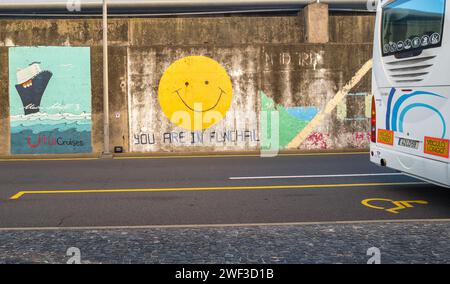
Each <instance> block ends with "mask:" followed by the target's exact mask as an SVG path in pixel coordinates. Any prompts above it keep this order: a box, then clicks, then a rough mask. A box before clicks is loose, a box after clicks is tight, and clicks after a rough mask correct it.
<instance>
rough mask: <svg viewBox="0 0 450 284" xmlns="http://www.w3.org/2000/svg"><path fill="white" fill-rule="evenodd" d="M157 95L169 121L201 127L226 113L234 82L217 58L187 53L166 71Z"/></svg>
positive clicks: (188, 128)
mask: <svg viewBox="0 0 450 284" xmlns="http://www.w3.org/2000/svg"><path fill="white" fill-rule="evenodd" d="M158 99H159V104H160V105H161V109H162V110H163V112H164V114H165V115H166V116H167V117H168V118H169V120H170V121H171V122H172V123H174V124H176V125H178V126H180V127H182V128H184V129H186V130H191V131H197V130H203V129H208V128H210V127H212V126H213V125H215V124H217V123H218V122H220V121H221V120H222V119H223V118H224V117H225V115H226V113H227V112H228V110H229V109H230V106H231V102H232V100H233V86H232V83H231V79H230V77H229V76H228V74H227V72H226V70H225V68H223V67H222V66H221V65H220V64H219V63H218V62H216V61H215V60H213V59H211V58H208V57H205V56H188V57H185V58H182V59H180V60H178V61H176V62H174V63H173V64H172V65H170V67H169V68H168V69H167V70H166V71H165V73H164V75H163V76H162V78H161V81H160V82H159V89H158Z"/></svg>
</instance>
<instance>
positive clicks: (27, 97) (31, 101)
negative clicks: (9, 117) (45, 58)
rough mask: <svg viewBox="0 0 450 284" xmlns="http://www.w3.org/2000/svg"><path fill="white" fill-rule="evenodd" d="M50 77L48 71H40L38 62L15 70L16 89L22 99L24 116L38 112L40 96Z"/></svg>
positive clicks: (50, 74)
mask: <svg viewBox="0 0 450 284" xmlns="http://www.w3.org/2000/svg"><path fill="white" fill-rule="evenodd" d="M52 76H53V74H52V73H51V72H50V71H42V69H41V66H40V62H33V63H31V64H30V65H29V66H28V67H26V68H24V69H18V70H17V85H16V89H17V92H18V93H19V96H20V98H21V99H22V103H23V109H24V111H25V115H29V114H33V113H37V112H39V110H40V106H41V99H42V96H43V95H44V92H45V89H46V88H47V85H48V82H49V81H50V79H51V78H52Z"/></svg>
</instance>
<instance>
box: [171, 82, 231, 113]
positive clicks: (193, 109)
mask: <svg viewBox="0 0 450 284" xmlns="http://www.w3.org/2000/svg"><path fill="white" fill-rule="evenodd" d="M180 90H181V89H178V90H176V91H175V92H174V93H176V94H177V96H178V98H180V100H181V102H182V103H183V104H184V105H185V106H186V107H187V108H188V109H190V110H191V111H193V112H198V113H204V112H208V111H211V110H213V109H215V108H216V107H217V106H218V105H219V103H220V100H221V99H222V96H223V95H226V92H225V91H224V90H222V88H219V90H220V95H219V98H218V99H217V101H216V103H215V104H214V106H212V107H210V108H208V109H205V110H203V109H202V110H198V109H195V107H194V108H193V107H191V106H189V104H188V103H187V102H186V101H185V100H183V98H182V97H181V95H180ZM195 104H200V105H202V103H201V102H198V103H195Z"/></svg>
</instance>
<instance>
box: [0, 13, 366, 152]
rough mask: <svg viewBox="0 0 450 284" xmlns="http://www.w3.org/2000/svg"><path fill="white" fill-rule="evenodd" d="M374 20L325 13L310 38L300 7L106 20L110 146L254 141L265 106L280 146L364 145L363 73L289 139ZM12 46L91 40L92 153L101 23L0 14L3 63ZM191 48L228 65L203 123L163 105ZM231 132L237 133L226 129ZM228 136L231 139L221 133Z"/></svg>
mask: <svg viewBox="0 0 450 284" xmlns="http://www.w3.org/2000/svg"><path fill="white" fill-rule="evenodd" d="M372 26H373V16H371V15H364V14H363V15H360V14H342V13H337V14H336V13H331V14H330V18H329V31H330V35H329V38H330V42H329V43H326V44H308V43H305V42H304V35H305V27H304V20H303V19H302V18H301V17H300V16H298V15H285V16H279V15H278V16H266V15H264V16H226V17H225V16H214V17H176V18H154V19H112V20H111V21H110V24H109V32H110V45H111V47H110V74H109V78H110V122H111V128H110V132H111V149H112V148H113V147H114V146H123V147H124V149H125V151H126V152H199V151H246V150H259V149H260V148H261V146H262V144H261V143H262V142H261V141H263V142H264V135H263V133H264V132H270V131H273V130H272V128H273V127H274V124H273V123H269V124H267V125H266V123H262V121H263V120H264V116H265V114H266V113H267V112H269V113H271V112H276V113H277V114H278V115H279V117H280V122H281V125H280V131H279V135H280V143H279V144H280V145H278V146H279V148H280V149H284V150H288V149H301V150H313V149H320V150H338V149H344V148H365V147H367V145H368V131H369V129H368V118H367V115H368V113H367V105H368V102H369V101H370V100H369V98H370V97H369V94H370V76H368V75H366V76H364V77H363V78H362V79H361V81H360V82H359V84H357V86H356V87H355V88H354V89H353V90H352V91H351V94H349V95H348V96H347V97H346V98H345V99H343V100H342V101H340V102H339V105H338V106H337V107H336V108H335V109H333V111H332V113H331V115H329V116H327V117H326V118H325V119H324V120H323V121H320V123H319V124H318V126H317V127H315V128H314V131H313V132H312V133H310V134H309V135H308V138H307V139H305V141H302V143H300V144H299V145H293V144H292V143H290V142H291V141H292V140H294V138H296V136H298V134H299V133H300V132H301V131H302V130H303V129H305V127H307V126H308V123H309V122H310V121H311V120H312V119H313V118H314V115H315V114H317V113H320V111H322V110H324V108H325V106H326V105H327V103H328V102H329V101H330V100H332V99H333V97H334V95H335V94H336V93H337V92H338V91H339V90H340V89H341V88H342V87H343V86H344V85H345V84H346V83H347V82H348V81H349V80H350V79H351V78H352V77H353V76H354V74H355V73H356V72H357V71H358V70H359V68H361V66H363V65H364V63H366V61H367V60H369V59H370V57H371V48H372V44H371V41H372V39H371V37H372V33H373V29H372ZM12 46H88V47H91V75H92V78H91V85H92V124H93V127H92V148H93V153H100V152H101V151H102V141H103V119H102V110H103V100H102V92H103V91H102V88H103V87H102V49H101V22H100V21H99V20H96V19H77V20H73V19H71V20H57V19H51V20H50V19H48V20H0V66H8V48H9V47H12ZM189 56H206V57H208V58H211V59H212V60H214V61H215V62H217V63H218V65H220V66H222V67H223V68H224V70H225V72H226V74H227V76H228V77H229V78H230V80H231V83H232V92H231V93H232V101H231V105H230V106H229V110H228V111H227V112H226V116H225V117H224V118H223V119H222V120H221V121H219V122H218V123H217V124H216V125H214V126H210V127H204V129H203V131H192V129H185V128H183V127H180V126H179V125H176V124H175V123H173V122H171V120H170V118H169V117H167V116H166V114H165V112H164V110H163V109H162V107H161V105H160V98H159V87H160V86H159V84H160V81H161V78H162V77H163V75H164V74H165V72H166V70H167V69H168V68H169V66H171V65H172V64H173V63H174V62H176V61H178V60H180V59H183V58H186V57H189ZM0 79H1V80H0V84H1V87H2V88H0V99H1V100H2V102H5V103H2V104H1V106H0V125H1V128H0V134H2V136H3V137H9V131H10V130H9V120H8V117H9V104H8V103H6V102H7V101H8V89H9V88H8V86H9V83H8V81H9V78H8V71H7V70H6V69H5V68H2V69H1V72H0ZM208 83H209V82H208ZM211 83H212V84H214V82H212V81H211ZM174 91H176V89H174ZM182 95H183V94H182ZM233 135H235V136H236V135H237V137H238V138H237V139H233V138H230V137H233ZM224 136H225V138H226V139H225V140H227V139H228V140H227V141H228V142H224V141H222V140H224V139H220V138H224ZM183 137H184V138H183ZM201 137H203V139H200V138H201ZM192 138H195V139H194V142H195V143H193V144H192V143H190V142H192ZM235 140H237V141H238V142H236V141H235ZM8 143H9V139H5V143H3V144H2V145H0V155H10V146H9V144H8Z"/></svg>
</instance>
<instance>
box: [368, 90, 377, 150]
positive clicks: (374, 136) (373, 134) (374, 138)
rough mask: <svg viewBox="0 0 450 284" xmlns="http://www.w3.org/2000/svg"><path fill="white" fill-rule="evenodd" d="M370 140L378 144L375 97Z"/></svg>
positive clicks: (373, 98) (373, 99)
mask: <svg viewBox="0 0 450 284" xmlns="http://www.w3.org/2000/svg"><path fill="white" fill-rule="evenodd" d="M370 140H371V141H372V142H373V143H376V142H377V110H376V108H375V96H373V97H372V112H371V118H370Z"/></svg>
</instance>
